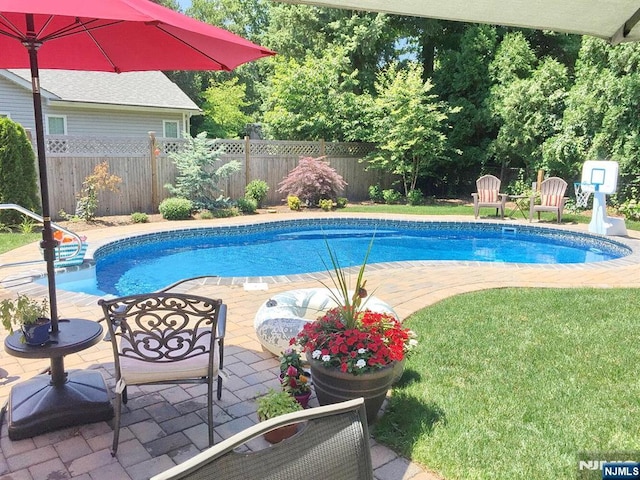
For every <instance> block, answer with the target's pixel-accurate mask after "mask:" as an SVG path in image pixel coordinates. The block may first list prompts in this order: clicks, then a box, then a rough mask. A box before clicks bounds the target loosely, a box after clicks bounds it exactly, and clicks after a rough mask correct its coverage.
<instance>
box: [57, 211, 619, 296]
mask: <svg viewBox="0 0 640 480" xmlns="http://www.w3.org/2000/svg"><path fill="white" fill-rule="evenodd" d="M372 237H375V238H374V241H373V247H372V249H371V252H370V255H369V260H368V263H370V264H372V263H380V262H398V261H407V260H459V261H477V262H509V263H527V264H531V263H546V264H563V263H585V262H601V261H606V260H612V259H615V258H620V257H623V256H625V255H628V254H630V253H631V249H630V248H629V247H627V246H625V245H623V244H621V243H618V242H615V241H613V240H609V239H605V238H602V237H598V236H594V235H589V234H582V233H572V232H567V231H564V230H558V229H551V228H540V227H531V226H526V225H518V226H506V225H503V224H491V223H468V222H417V221H399V220H371V219H347V218H338V219H336V218H331V219H329V218H327V219H314V220H289V221H276V222H268V223H263V224H258V225H246V226H231V227H214V228H197V229H185V230H173V231H167V232H158V233H154V234H147V235H143V236H137V237H131V238H128V239H124V240H119V241H116V242H113V243H110V244H107V245H104V246H102V247H100V248H99V249H98V250H96V252H95V254H94V259H95V263H96V265H95V275H94V274H93V271H92V270H90V271H89V273H88V274H85V275H84V277H83V278H81V279H80V280H76V277H74V276H70V277H67V274H62V275H58V276H57V285H58V287H59V288H61V289H64V290H70V291H76V292H85V293H90V294H95V295H103V294H105V293H107V294H113V295H129V294H133V293H141V292H145V291H146V292H148V291H154V290H158V289H160V288H163V287H165V286H167V285H170V284H171V283H173V282H176V281H178V280H181V279H184V278H189V277H195V276H199V275H218V276H221V277H269V276H280V275H293V274H301V273H310V272H318V271H326V269H327V265H330V261H329V258H328V254H327V247H326V243H327V242H328V244H329V246H330V247H331V249H332V250H335V251H336V253H337V255H338V259H339V262H340V264H341V265H342V266H343V267H348V266H352V265H361V264H362V261H363V259H364V255H365V253H366V251H367V248H368V245H369V243H370V241H371V238H372Z"/></svg>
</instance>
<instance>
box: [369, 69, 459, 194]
mask: <svg viewBox="0 0 640 480" xmlns="http://www.w3.org/2000/svg"><path fill="white" fill-rule="evenodd" d="M432 87H433V85H432V83H431V81H427V82H423V80H422V67H421V66H420V65H418V64H415V63H414V64H410V65H409V66H408V67H407V68H400V67H399V66H398V65H396V64H393V65H391V66H390V67H389V68H388V69H387V70H386V71H384V72H382V73H380V74H379V75H378V81H377V83H376V92H377V97H376V99H375V101H374V103H373V106H372V110H373V112H372V115H371V117H372V123H373V124H374V130H373V134H372V137H371V140H372V141H374V142H377V143H378V150H377V152H375V153H374V154H372V155H371V156H370V157H369V162H370V165H371V167H373V168H378V169H381V170H385V171H388V172H392V173H394V174H396V175H399V176H400V177H401V178H402V184H403V188H404V194H405V195H407V194H408V193H409V192H410V191H411V190H415V188H416V184H417V181H418V179H419V178H420V177H424V176H433V175H437V172H438V170H439V169H440V166H441V162H442V161H443V160H444V158H445V155H444V153H445V149H446V136H445V134H444V130H445V127H446V120H447V116H448V113H449V109H448V107H447V106H446V105H445V103H444V102H441V101H439V100H438V99H437V96H436V95H434V94H432V93H430V91H431V89H432Z"/></svg>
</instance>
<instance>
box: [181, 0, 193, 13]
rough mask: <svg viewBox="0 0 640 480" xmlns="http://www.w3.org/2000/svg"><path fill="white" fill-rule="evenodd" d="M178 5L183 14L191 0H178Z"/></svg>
mask: <svg viewBox="0 0 640 480" xmlns="http://www.w3.org/2000/svg"><path fill="white" fill-rule="evenodd" d="M178 5H180V8H181V9H182V11H183V12H184V11H185V10H186V9H187V8H189V7H190V6H191V0H178Z"/></svg>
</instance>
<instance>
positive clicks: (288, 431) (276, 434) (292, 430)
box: [264, 423, 298, 444]
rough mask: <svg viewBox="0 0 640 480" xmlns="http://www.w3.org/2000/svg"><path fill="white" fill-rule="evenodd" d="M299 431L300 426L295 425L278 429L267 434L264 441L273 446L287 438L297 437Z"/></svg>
mask: <svg viewBox="0 0 640 480" xmlns="http://www.w3.org/2000/svg"><path fill="white" fill-rule="evenodd" d="M297 431H298V425H297V424H295V423H294V424H293V425H287V426H286V427H280V428H276V429H275V430H271V431H270V432H267V433H265V434H264V439H265V440H266V441H267V442H269V443H271V444H273V443H280V442H281V441H282V440H284V439H285V438H289V437H292V436H293V435H295V434H296V432H297Z"/></svg>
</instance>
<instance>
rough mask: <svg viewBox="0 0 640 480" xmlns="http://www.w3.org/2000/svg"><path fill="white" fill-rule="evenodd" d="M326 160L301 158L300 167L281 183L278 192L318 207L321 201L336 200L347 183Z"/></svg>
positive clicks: (321, 158) (322, 158)
mask: <svg viewBox="0 0 640 480" xmlns="http://www.w3.org/2000/svg"><path fill="white" fill-rule="evenodd" d="M324 158H325V157H319V158H312V157H303V158H300V161H299V162H298V166H297V167H296V168H294V169H293V170H291V171H290V172H289V175H287V176H286V177H285V179H284V180H283V181H282V182H280V184H279V185H280V188H278V192H280V193H286V194H287V195H295V196H296V197H299V198H300V199H301V200H302V201H304V202H306V203H307V205H318V202H319V201H320V200H321V199H327V198H329V199H331V200H335V199H336V198H337V197H338V193H339V192H341V191H342V190H344V187H345V186H346V185H347V182H345V181H344V179H343V178H342V176H340V175H339V174H338V172H336V171H335V169H334V168H332V167H331V166H330V165H329V163H328V162H326V161H325V160H324Z"/></svg>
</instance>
